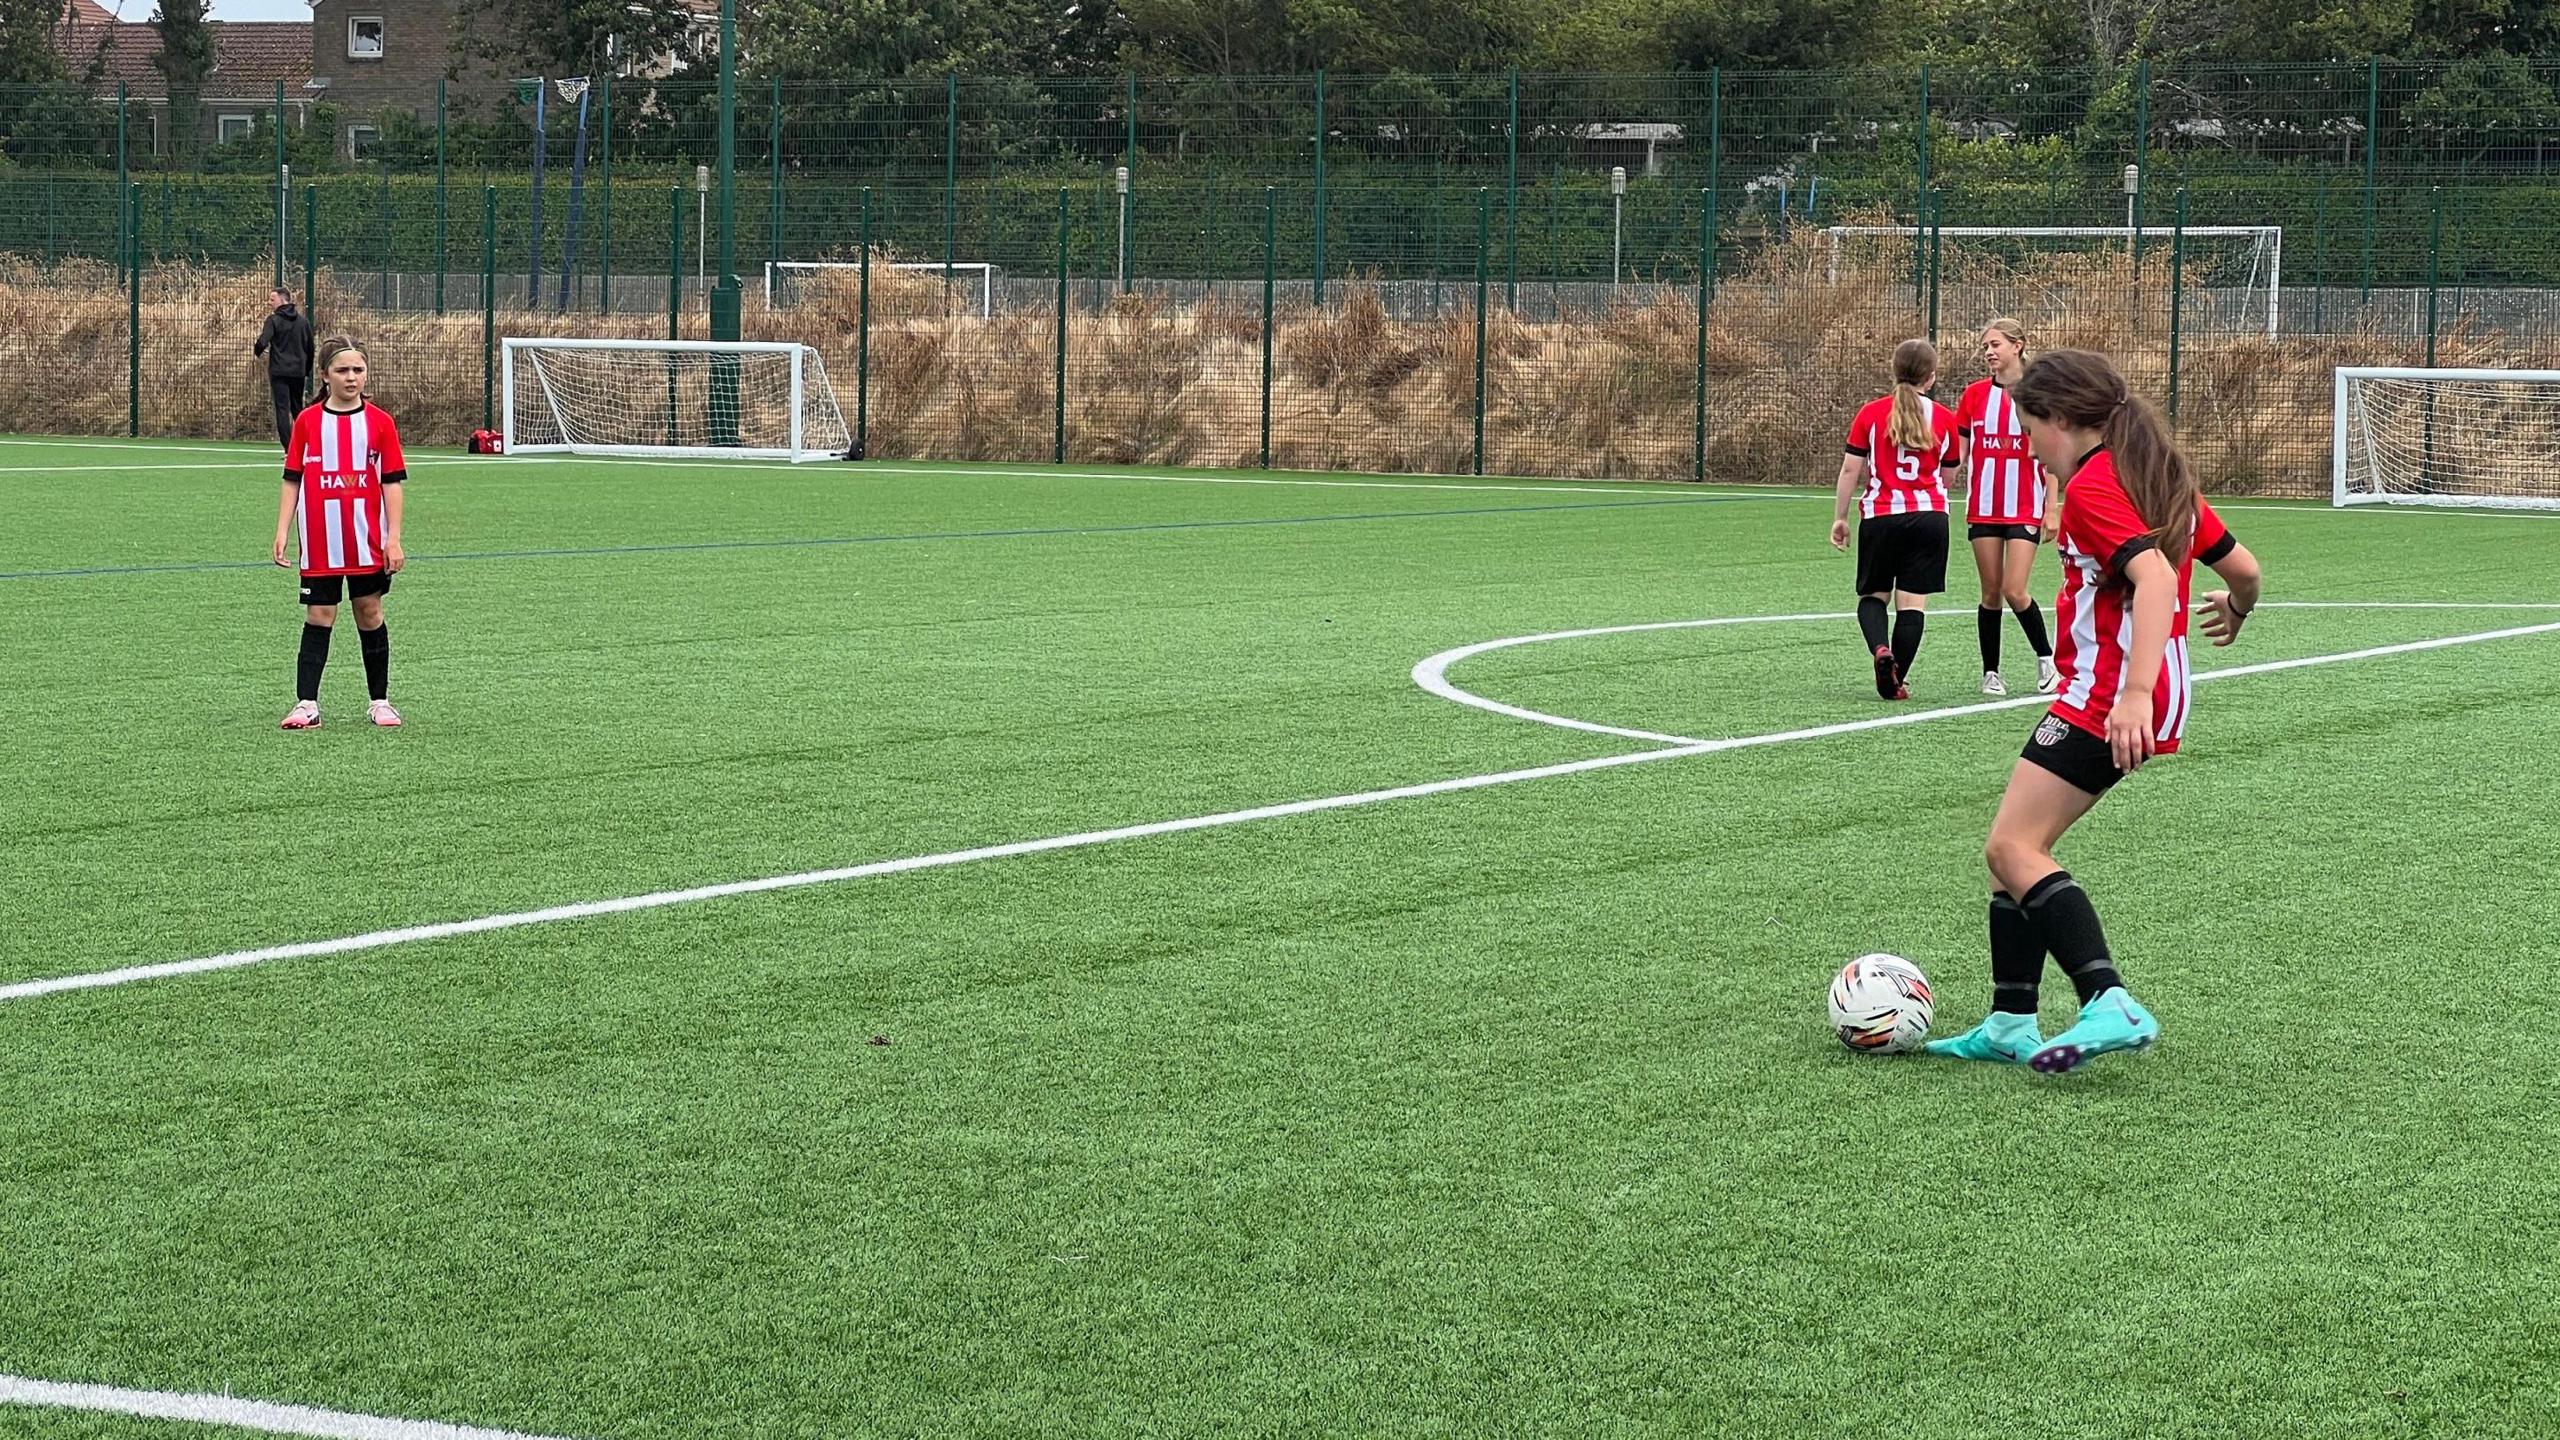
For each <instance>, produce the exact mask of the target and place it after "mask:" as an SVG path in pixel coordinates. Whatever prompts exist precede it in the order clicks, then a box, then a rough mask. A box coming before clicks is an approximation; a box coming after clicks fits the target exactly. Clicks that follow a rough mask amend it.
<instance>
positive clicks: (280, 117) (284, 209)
mask: <svg viewBox="0 0 2560 1440" xmlns="http://www.w3.org/2000/svg"><path fill="white" fill-rule="evenodd" d="M284 166H285V161H284V82H283V81H281V80H279V81H277V82H276V224H277V227H278V234H277V235H276V288H277V289H279V290H281V289H283V288H284V245H285V240H284V235H283V234H282V227H283V224H284V219H285V217H286V216H288V215H290V214H292V213H293V182H292V181H290V180H288V179H286V178H285V168H284Z"/></svg>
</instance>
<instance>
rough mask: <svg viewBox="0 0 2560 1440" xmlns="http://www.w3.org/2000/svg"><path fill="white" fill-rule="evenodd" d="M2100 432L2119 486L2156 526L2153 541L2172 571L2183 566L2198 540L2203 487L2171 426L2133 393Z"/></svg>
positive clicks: (2139, 511)
mask: <svg viewBox="0 0 2560 1440" xmlns="http://www.w3.org/2000/svg"><path fill="white" fill-rule="evenodd" d="M2099 433H2100V434H2102V435H2104V436H2105V437H2106V442H2107V453H2108V454H2109V455H2110V456H2112V457H2114V460H2115V466H2116V483H2118V484H2120V485H2122V486H2123V487H2124V493H2125V498H2127V499H2129V500H2131V501H2132V502H2133V509H2134V513H2135V514H2137V515H2140V516H2141V517H2142V518H2144V519H2145V520H2148V521H2150V522H2151V532H2150V533H2151V538H2152V539H2153V540H2154V541H2155V542H2157V543H2158V544H2159V546H2160V553H2161V554H2162V555H2163V556H2165V557H2167V559H2168V561H2169V563H2170V564H2171V565H2173V566H2175V565H2183V564H2185V563H2186V560H2187V551H2188V550H2189V549H2190V548H2191V547H2192V546H2193V545H2194V543H2195V538H2196V509H2197V506H2198V504H2199V503H2200V501H2199V499H2198V496H2199V494H2200V491H2201V487H2200V486H2199V485H2198V483H2197V481H2196V468H2195V463H2194V462H2193V461H2191V460H2189V459H2188V458H2187V452H2186V451H2184V450H2181V449H2179V448H2178V442H2177V440H2176V438H2175V437H2174V436H2172V435H2171V434H2170V433H2169V424H2168V422H2167V421H2165V420H2163V419H2162V418H2161V417H2160V412H2159V411H2158V410H2155V409H2153V408H2152V405H2151V402H2150V401H2148V400H2145V399H2143V398H2142V397H2141V396H2139V395H2132V394H2128V395H2126V396H2125V398H2124V400H2123V402H2122V403H2121V404H2119V405H2118V406H2117V407H2116V409H2115V411H2114V413H2112V414H2110V415H2109V416H2108V417H2107V422H2106V424H2105V425H2103V426H2101V427H2100V429H2099Z"/></svg>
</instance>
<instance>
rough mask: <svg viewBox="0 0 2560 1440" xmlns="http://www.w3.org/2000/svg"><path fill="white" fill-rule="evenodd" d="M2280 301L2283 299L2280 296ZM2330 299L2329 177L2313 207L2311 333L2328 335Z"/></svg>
mask: <svg viewBox="0 0 2560 1440" xmlns="http://www.w3.org/2000/svg"><path fill="white" fill-rule="evenodd" d="M2278 298H2279V299H2281V298H2282V297H2281V296H2279V297H2278ZM2328 298H2329V177H2328V175H2327V174H2326V173H2323V174H2322V175H2321V177H2320V191H2319V194H2318V196H2317V197H2316V198H2315V199H2314V200H2313V201H2312V206H2311V333H2312V334H2314V335H2319V334H2324V333H2326V327H2325V326H2323V325H2322V323H2321V321H2322V319H2323V318H2324V317H2323V314H2322V311H2323V308H2324V302H2326V301H2327V300H2328Z"/></svg>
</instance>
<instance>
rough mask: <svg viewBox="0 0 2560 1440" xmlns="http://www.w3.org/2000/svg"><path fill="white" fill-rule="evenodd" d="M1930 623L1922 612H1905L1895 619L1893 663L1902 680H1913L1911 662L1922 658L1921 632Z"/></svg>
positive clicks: (1926, 614) (1925, 613) (1926, 615)
mask: <svg viewBox="0 0 2560 1440" xmlns="http://www.w3.org/2000/svg"><path fill="white" fill-rule="evenodd" d="M1928 623H1929V616H1928V613H1927V612H1926V611H1922V610H1905V611H1903V612H1902V613H1901V614H1899V615H1896V616H1894V617H1893V663H1894V667H1895V668H1896V669H1898V670H1900V671H1901V672H1902V678H1903V679H1905V680H1908V679H1910V678H1911V662H1912V661H1914V660H1917V659H1919V658H1920V630H1921V627H1923V626H1925V625H1927V624H1928Z"/></svg>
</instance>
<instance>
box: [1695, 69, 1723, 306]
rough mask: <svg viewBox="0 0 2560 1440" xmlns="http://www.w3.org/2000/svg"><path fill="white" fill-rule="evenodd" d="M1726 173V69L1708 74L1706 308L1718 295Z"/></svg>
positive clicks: (1703, 301)
mask: <svg viewBox="0 0 2560 1440" xmlns="http://www.w3.org/2000/svg"><path fill="white" fill-rule="evenodd" d="M1723 169H1724V67H1723V66H1721V65H1718V66H1716V67H1714V68H1713V69H1710V70H1709V71H1707V238H1706V240H1705V241H1704V242H1703V243H1702V244H1701V246H1700V249H1701V251H1702V253H1704V254H1705V256H1706V268H1705V271H1704V274H1705V276H1706V292H1707V293H1706V294H1704V295H1702V296H1700V297H1699V303H1700V304H1702V305H1703V304H1705V303H1706V302H1707V301H1709V300H1712V299H1714V298H1715V294H1716V219H1717V215H1716V210H1717V207H1718V206H1719V205H1720V204H1721V203H1722V201H1721V199H1720V198H1719V197H1718V196H1717V194H1716V187H1717V186H1718V185H1719V184H1720V183H1721V182H1722V174H1721V172H1722V171H1723Z"/></svg>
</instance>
